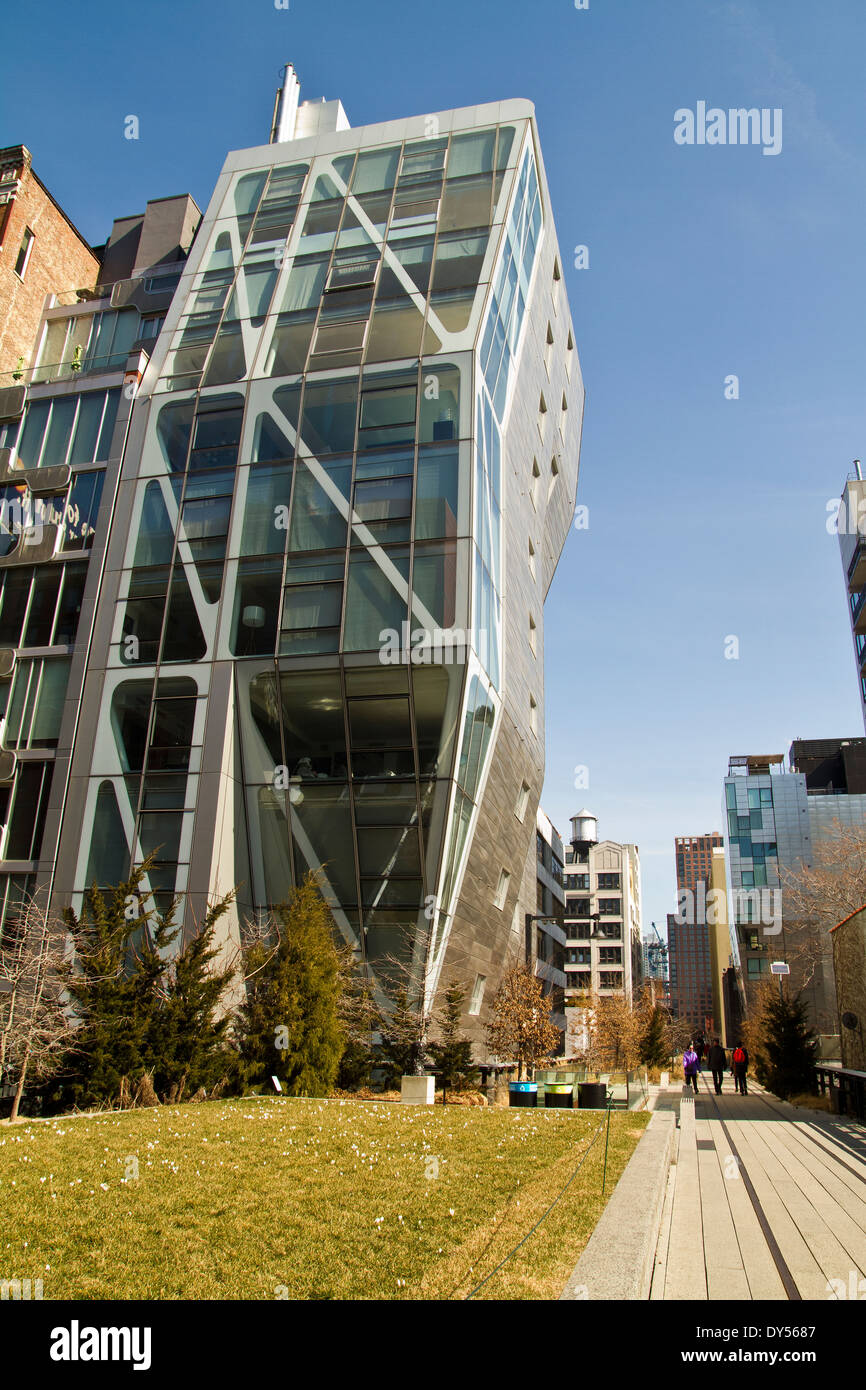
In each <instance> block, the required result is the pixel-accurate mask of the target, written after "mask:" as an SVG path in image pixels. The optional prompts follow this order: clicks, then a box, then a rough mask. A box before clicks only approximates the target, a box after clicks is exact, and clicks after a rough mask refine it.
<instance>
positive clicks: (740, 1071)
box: [731, 1043, 749, 1096]
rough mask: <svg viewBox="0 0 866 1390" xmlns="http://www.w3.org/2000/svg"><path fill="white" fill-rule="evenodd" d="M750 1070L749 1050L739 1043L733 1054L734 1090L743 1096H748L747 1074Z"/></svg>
mask: <svg viewBox="0 0 866 1390" xmlns="http://www.w3.org/2000/svg"><path fill="white" fill-rule="evenodd" d="M748 1070H749V1053H748V1049H747V1048H745V1047H743V1044H742V1043H737V1046H736V1047H735V1048H734V1050H733V1052H732V1053H731V1072H732V1073H733V1077H734V1090H735V1091H739V1093H740V1095H741V1096H745V1095H748V1093H749V1092H748V1082H747V1079H746V1073H747V1072H748Z"/></svg>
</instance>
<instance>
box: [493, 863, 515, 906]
mask: <svg viewBox="0 0 866 1390" xmlns="http://www.w3.org/2000/svg"><path fill="white" fill-rule="evenodd" d="M510 882H511V874H510V873H509V872H508V870H507V869H502V870H500V873H499V884H498V886H497V889H496V897H495V898H494V899H493V903H494V906H495V907H498V908H499V911H500V912H501V911H502V909H503V908H504V906H505V899H506V898H507V897H508V885H509V883H510Z"/></svg>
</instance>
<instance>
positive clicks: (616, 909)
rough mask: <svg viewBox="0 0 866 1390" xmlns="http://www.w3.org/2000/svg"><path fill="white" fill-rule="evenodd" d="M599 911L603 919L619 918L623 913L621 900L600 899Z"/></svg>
mask: <svg viewBox="0 0 866 1390" xmlns="http://www.w3.org/2000/svg"><path fill="white" fill-rule="evenodd" d="M598 910H599V912H600V913H601V915H602V917H619V916H620V915H621V913H622V900H621V899H620V898H599V900H598Z"/></svg>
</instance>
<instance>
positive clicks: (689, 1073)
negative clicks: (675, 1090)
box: [683, 1043, 698, 1095]
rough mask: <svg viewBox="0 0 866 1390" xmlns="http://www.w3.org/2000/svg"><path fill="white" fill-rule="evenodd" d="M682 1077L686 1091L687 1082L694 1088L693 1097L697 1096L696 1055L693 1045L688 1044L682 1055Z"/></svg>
mask: <svg viewBox="0 0 866 1390" xmlns="http://www.w3.org/2000/svg"><path fill="white" fill-rule="evenodd" d="M683 1075H684V1076H685V1079H686V1090H688V1088H689V1082H691V1084H692V1085H693V1086H694V1088H695V1095H697V1094H698V1054H697V1053H696V1052H695V1048H694V1044H693V1043H689V1045H688V1047H687V1048H686V1050H685V1052H684V1053H683Z"/></svg>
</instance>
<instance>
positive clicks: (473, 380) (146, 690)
mask: <svg viewBox="0 0 866 1390" xmlns="http://www.w3.org/2000/svg"><path fill="white" fill-rule="evenodd" d="M274 137H275V138H274V139H273V141H272V143H270V144H268V145H265V146H262V147H260V148H256V149H250V150H243V151H240V152H237V153H234V154H231V155H230V156H229V157H228V159H227V161H226V164H225V166H224V169H223V171H222V174H221V176H220V178H219V181H218V183H217V186H216V188H215V191H214V194H213V197H212V199H211V202H210V206H209V207H208V209H207V212H206V214H205V217H204V219H203V221H202V223H201V226H200V227H199V230H198V233H197V236H196V239H195V242H194V245H193V247H192V250H191V253H190V255H189V259H188V260H187V262H186V264H185V266H184V269H183V275H182V277H181V279H180V283H179V285H178V287H177V290H176V292H175V294H174V297H173V299H172V301H171V306H170V308H169V309H168V312H167V315H166V317H165V322H164V323H163V324H162V325H161V328H160V331H159V334H158V337H157V338H156V340H155V342H154V343H153V344H152V345H149V346H150V347H152V351H150V352H149V354H148V356H147V360H146V365H145V366H144V368H143V372H142V374H141V380H140V383H137V386H136V390H135V399H134V403H133V405H132V410H131V414H130V416H129V419H128V421H127V422H126V425H125V438H124V443H123V451H122V462H121V465H120V468H119V471H118V473H117V475H116V478H115V479H114V482H113V492H112V495H111V497H110V502H109V501H106V498H105V493H103V503H102V506H101V508H100V511H99V522H98V527H99V529H100V530H101V531H103V532H104V534H105V536H106V537H107V543H106V545H105V551H104V556H103V558H102V561H101V568H100V573H99V576H98V589H97V591H96V593H95V595H94V602H95V613H94V618H93V623H92V630H91V635H90V639H89V646H88V650H87V653H86V663H85V674H84V679H83V686H82V693H81V700H80V704H77V707H76V709H75V712H74V718H73V717H72V714H71V712H70V719H69V721H68V723H67V724H66V725H64V731H63V732H64V736H65V737H66V740H67V741H66V747H65V758H64V776H63V778H62V779H60V781H59V782H58V779H56V778H55V785H54V787H53V790H52V799H51V813H53V815H54V817H55V821H56V827H57V831H58V832H59V841H58V836H57V835H56V836H55V841H56V842H58V851H57V859H56V867H55V866H53V865H52V871H53V886H54V892H55V896H56V898H57V900H58V901H60V900H63V901H69V900H72V901H75V900H77V899H78V898H79V897H80V895H81V893H82V892H83V890H84V889H85V887H86V886H87V885H89V884H90V883H92V882H98V883H101V884H112V883H116V882H117V881H118V880H119V879H122V878H123V877H124V876H125V874H126V873H127V871H128V869H129V866H130V864H132V863H135V862H140V861H141V859H142V858H143V857H144V856H145V855H147V854H149V853H152V852H155V854H156V864H155V868H154V870H153V872H152V874H151V877H150V882H149V887H150V889H151V890H152V892H153V893H154V894H155V896H156V897H157V899H158V900H161V901H164V902H167V901H169V900H170V899H171V897H172V896H173V895H175V894H179V895H181V897H182V901H183V904H184V912H185V919H184V920H185V925H186V928H187V930H188V931H192V930H194V929H195V923H196V921H198V920H200V917H201V915H202V912H203V908H204V904H205V901H206V899H207V898H208V897H209V896H212V895H213V894H216V893H222V892H225V891H227V890H229V889H232V888H237V889H238V898H237V904H236V912H235V913H234V915H233V916H231V917H230V918H229V919H228V920H227V925H226V933H227V936H229V937H231V936H233V935H236V934H237V932H238V930H239V926H240V921H241V919H242V918H244V917H250V916H255V915H256V914H261V913H265V912H267V910H268V909H269V907H270V906H271V905H272V904H274V903H275V902H278V901H279V900H280V899H281V898H283V897H284V896H285V894H286V893H287V891H288V890H289V889H290V887H291V885H292V884H293V883H296V882H297V881H298V880H299V879H300V878H301V877H302V876H303V875H304V874H305V873H306V872H307V871H308V870H310V869H311V870H313V871H314V872H315V873H316V874H317V876H318V878H319V882H320V884H321V887H322V889H323V892H324V893H325V896H326V898H327V899H328V901H329V903H330V905H331V908H332V911H333V914H334V918H335V920H336V923H337V926H338V929H339V931H340V933H341V934H342V936H343V938H344V939H345V941H346V942H347V943H349V944H350V945H351V946H352V947H353V948H354V949H355V950H356V951H357V953H358V956H359V959H361V960H363V961H364V962H365V963H366V964H367V966H368V967H369V969H370V971H371V972H372V974H373V976H374V978H375V977H376V975H377V971H378V970H379V968H380V966H381V963H382V962H383V960H384V959H385V958H387V957H391V956H395V955H396V956H401V957H403V958H404V959H407V960H409V959H411V960H413V961H414V962H415V964H416V966H417V967H418V969H419V971H421V970H423V974H424V977H425V979H426V982H427V989H428V993H430V994H431V995H432V994H433V993H434V992H435V990H436V988H437V986H438V983H439V981H440V979H444V978H450V977H451V976H452V975H454V974H458V975H460V977H461V978H463V979H464V980H465V982H466V984H467V986H468V988H469V991H470V994H471V996H472V999H473V1015H474V1018H475V1019H477V1027H478V1030H479V1036H480V1030H481V1028H482V1026H483V1023H484V1021H485V1012H486V1007H487V1003H488V1002H489V998H490V997H492V992H493V990H494V989H495V987H496V984H497V983H498V979H499V976H500V974H501V972H502V970H503V969H504V968H505V966H506V964H508V963H510V962H509V959H508V958H509V953H513V952H514V949H515V948H516V947H519V944H520V932H519V931H515V927H516V926H519V925H520V924H519V920H518V905H517V897H518V889H519V884H520V879H521V876H522V873H523V866H524V865H525V864H526V863H527V861H528V859H529V858H530V856H531V859H532V862H533V863H534V831H535V826H534V815H535V808H536V806H537V804H538V799H539V795H540V789H541V783H542V780H543V767H544V754H543V748H544V744H543V739H544V727H543V717H542V711H543V667H542V662H543V621H542V606H543V602H544V598H545V594H546V592H547V589H548V587H549V585H550V582H551V580H552V577H553V573H554V570H555V567H556V564H557V561H558V559H559V555H560V552H561V550H562V547H563V545H564V542H565V539H566V536H567V534H568V530H569V528H570V524H571V519H572V515H573V509H574V500H575V492H576V485H577V471H578V454H579V440H580V428H581V419H582V411H583V387H582V383H581V377H580V370H579V366H578V361H577V354H576V351H575V347H574V337H573V330H572V324H571V319H570V314H569V309H568V303H567V299H566V295H565V289H564V284H563V279H562V269H561V261H560V257H559V252H558V250H557V244H556V237H555V233H554V229H553V219H552V215H551V209H550V203H549V198H548V193H547V188H546V182H545V178H544V171H543V166H542V162H541V155H540V150H539V145H538V135H537V130H536V126H535V121H534V116H533V108H532V106H531V104H530V103H529V102H526V101H520V100H514V101H505V102H501V103H493V104H491V105H487V106H481V107H472V108H468V109H464V110H459V111H451V112H440V113H436V114H433V115H427V116H421V117H417V118H413V119H406V120H399V121H393V122H388V123H385V124H382V125H376V126H369V127H363V128H360V129H356V130H352V129H350V128H349V127H348V123H347V121H346V119H345V115H344V113H343V111H342V107H341V106H340V104H339V103H338V102H322V103H312V102H310V103H303V104H301V105H300V106H299V105H298V102H297V83H296V80H295V78H294V74H293V72H292V70H291V69H289V70H288V72H287V75H286V84H285V87H284V89H283V91H282V93H281V94H280V100H279V104H278V110H277V114H276V119H275V128H274ZM512 875H513V877H512ZM479 980H480V981H481V982H482V984H481V986H479ZM475 1005H477V1007H475Z"/></svg>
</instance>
